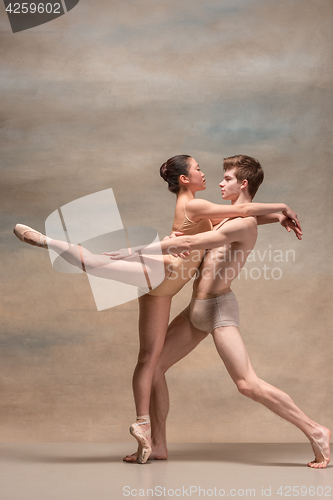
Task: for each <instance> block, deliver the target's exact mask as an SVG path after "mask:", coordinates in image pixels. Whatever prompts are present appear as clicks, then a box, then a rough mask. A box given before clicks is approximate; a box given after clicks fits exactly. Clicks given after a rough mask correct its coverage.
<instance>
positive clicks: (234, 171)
mask: <svg viewBox="0 0 333 500" xmlns="http://www.w3.org/2000/svg"><path fill="white" fill-rule="evenodd" d="M224 170H225V174H224V180H223V181H222V182H221V183H220V187H221V192H222V198H223V199H224V200H231V202H232V204H237V203H250V202H251V201H252V199H253V197H254V195H255V194H256V192H257V190H258V188H259V186H260V184H261V182H262V180H263V172H262V169H261V166H260V164H259V162H258V161H257V160H255V159H254V158H251V157H248V156H245V155H238V156H234V157H230V158H226V159H225V160H224ZM279 217H281V215H279V214H271V215H268V216H264V217H262V221H261V222H262V223H269V222H275V221H278V220H279ZM289 222H290V223H289V227H288V230H289V231H290V230H291V228H292V229H294V231H295V233H296V236H297V237H298V238H299V239H300V238H301V233H300V231H299V230H298V229H297V227H296V226H294V225H293V223H292V221H289ZM214 229H215V230H213V231H209V232H206V233H201V234H197V235H194V236H177V237H175V238H174V239H172V243H171V241H170V240H165V241H163V242H162V243H161V246H162V250H163V251H164V252H167V251H170V248H169V247H170V246H172V251H173V252H174V253H183V252H188V251H191V250H194V249H207V248H210V249H213V250H210V251H208V252H207V253H206V256H205V258H204V261H203V263H202V265H201V267H200V269H199V275H198V277H197V278H196V280H195V282H194V286H193V289H194V291H193V296H192V300H191V302H190V304H189V306H188V307H187V308H186V309H185V310H184V311H183V312H182V313H181V314H179V315H178V316H177V317H176V318H175V319H174V320H173V321H172V323H171V324H170V326H169V329H168V333H167V337H166V341H165V345H164V348H163V351H162V354H161V356H160V359H159V362H158V365H157V367H156V370H155V374H154V381H153V388H152V394H151V407H150V417H151V425H152V453H151V455H150V458H155V459H166V458H167V444H166V418H167V414H168V411H169V397H168V389H167V385H166V380H165V372H166V371H167V370H168V369H169V368H170V367H171V366H172V365H174V364H175V363H177V362H178V361H179V360H181V359H182V358H183V357H184V356H186V355H187V354H189V353H190V352H191V351H192V350H193V349H194V348H195V347H196V346H197V345H198V344H199V343H200V342H201V341H202V340H203V339H204V338H205V337H206V336H207V335H208V333H211V334H212V336H213V339H214V342H215V345H216V348H217V351H218V353H219V355H220V357H221V358H222V361H223V362H224V364H225V366H226V368H227V370H228V372H229V374H230V376H231V378H232V379H233V381H234V382H235V384H236V386H237V388H238V390H239V392H240V393H241V394H243V395H245V396H248V397H249V398H251V399H253V400H254V401H257V402H260V403H262V404H263V405H265V406H266V407H267V408H269V409H270V410H272V411H273V412H274V413H276V414H277V415H279V416H280V417H283V418H284V419H286V420H288V421H289V422H291V423H292V424H294V425H296V426H297V427H298V428H299V429H300V430H301V431H303V432H304V434H305V435H306V436H307V438H308V439H309V441H310V443H311V446H312V449H313V451H314V454H315V459H314V460H313V461H312V462H309V463H308V466H309V467H313V468H325V467H326V466H327V464H328V463H329V461H330V448H329V440H330V435H331V433H330V431H329V429H327V428H326V427H323V426H322V425H319V424H317V423H316V422H314V421H313V420H311V419H310V418H309V417H308V416H307V415H305V414H304V413H303V412H302V411H301V410H300V409H299V408H298V407H297V406H296V405H295V403H294V402H293V400H292V399H291V398H290V396H288V395H287V394H286V393H284V392H282V391H281V390H279V389H277V388H276V387H273V386H272V385H270V384H268V383H266V382H264V381H263V380H261V379H259V378H258V377H257V375H256V373H255V371H254V369H253V367H252V365H251V362H250V359H249V356H248V353H247V351H246V348H245V345H244V342H243V340H242V337H241V335H240V332H239V329H238V325H239V318H238V304H237V300H236V297H235V296H234V294H233V292H232V291H231V290H230V285H231V283H232V281H233V280H234V279H235V278H236V277H237V276H238V274H239V272H240V271H241V269H242V267H243V266H244V264H245V262H246V259H247V257H248V255H249V253H250V252H251V250H252V249H253V247H254V245H255V242H256V238H257V220H256V218H255V217H247V218H235V219H225V220H224V221H222V222H221V223H219V224H218V225H217V226H215V228H214ZM136 458H137V453H134V454H133V455H128V456H127V457H125V458H124V460H125V461H128V462H134V461H135V460H136Z"/></svg>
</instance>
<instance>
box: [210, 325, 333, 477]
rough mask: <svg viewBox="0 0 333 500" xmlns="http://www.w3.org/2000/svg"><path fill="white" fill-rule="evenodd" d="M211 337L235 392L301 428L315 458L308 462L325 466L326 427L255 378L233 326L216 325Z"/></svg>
mask: <svg viewBox="0 0 333 500" xmlns="http://www.w3.org/2000/svg"><path fill="white" fill-rule="evenodd" d="M213 338H214V342H215V345H216V348H217V350H218V353H219V355H220V357H221V358H222V361H223V362H224V364H225V366H226V368H227V370H228V372H229V375H230V376H231V378H232V380H233V381H234V382H235V384H236V385H237V388H238V390H239V392H240V393H241V394H243V395H244V396H247V397H249V398H251V399H253V400H254V401H257V402H259V403H261V404H263V405H265V406H266V407H267V408H269V409H270V410H271V411H273V412H274V413H276V414H277V415H279V416H280V417H282V418H284V419H286V420H288V422H291V423H292V424H294V425H296V427H298V428H299V429H300V430H301V431H303V432H304V434H305V435H306V437H307V438H308V439H309V441H310V443H311V446H312V449H313V451H314V453H315V460H314V461H313V462H310V463H308V465H309V466H310V467H315V468H325V467H326V465H327V464H328V462H329V461H330V448H329V440H330V435H331V433H330V431H329V429H327V428H326V427H324V426H322V425H320V424H317V423H316V422H314V421H313V420H311V419H310V418H309V417H308V416H307V415H305V413H304V412H303V411H302V410H300V409H299V408H298V407H297V406H296V405H295V403H294V401H293V400H292V399H291V397H290V396H288V394H286V393H285V392H283V391H281V390H280V389H277V388H276V387H274V386H272V385H270V384H268V383H267V382H265V381H264V380H261V379H260V378H258V377H257V375H256V373H255V371H254V369H253V367H252V364H251V361H250V359H249V356H248V353H247V350H246V347H245V345H244V342H243V339H242V337H241V334H240V332H239V329H238V328H237V327H235V326H226V327H220V328H216V329H215V330H214V332H213Z"/></svg>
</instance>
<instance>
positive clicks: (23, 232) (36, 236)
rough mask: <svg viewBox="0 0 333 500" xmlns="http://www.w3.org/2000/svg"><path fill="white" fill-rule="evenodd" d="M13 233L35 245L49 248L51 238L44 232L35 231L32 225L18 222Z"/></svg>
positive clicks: (25, 241)
mask: <svg viewBox="0 0 333 500" xmlns="http://www.w3.org/2000/svg"><path fill="white" fill-rule="evenodd" d="M13 233H14V234H15V236H17V237H18V239H19V240H21V241H23V242H24V243H28V244H29V245H33V246H34V247H41V248H47V245H48V243H49V242H50V240H51V238H48V237H47V236H45V235H44V234H42V233H39V232H38V231H35V229H32V227H29V226H24V225H23V224H16V226H15V227H14V231H13Z"/></svg>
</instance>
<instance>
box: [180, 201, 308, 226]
mask: <svg viewBox="0 0 333 500" xmlns="http://www.w3.org/2000/svg"><path fill="white" fill-rule="evenodd" d="M186 212H187V214H188V216H189V218H190V219H192V220H201V219H215V220H218V219H223V218H224V217H250V216H258V215H268V214H274V212H282V213H283V215H285V216H286V217H289V218H290V219H291V220H294V221H295V224H296V226H297V227H298V228H299V229H300V230H301V226H300V223H299V221H298V219H297V215H296V213H295V212H294V211H293V210H291V208H289V207H288V205H286V204H285V203H242V204H239V205H218V204H216V203H210V202H209V201H207V200H191V201H189V202H188V203H187V204H186Z"/></svg>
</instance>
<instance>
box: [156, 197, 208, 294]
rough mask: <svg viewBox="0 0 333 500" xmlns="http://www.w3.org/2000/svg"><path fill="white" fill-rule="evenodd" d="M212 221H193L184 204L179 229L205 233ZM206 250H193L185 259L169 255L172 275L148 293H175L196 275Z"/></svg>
mask: <svg viewBox="0 0 333 500" xmlns="http://www.w3.org/2000/svg"><path fill="white" fill-rule="evenodd" d="M212 227H213V226H212V223H211V222H210V220H209V219H201V220H199V221H193V220H191V219H189V218H188V217H187V215H186V210H185V205H184V221H183V223H182V225H181V226H180V228H179V229H177V231H181V232H182V233H184V235H188V234H189V235H192V234H198V233H204V232H206V231H210V230H211V229H212ZM204 254H205V250H192V252H190V255H189V256H187V257H186V258H185V259H182V258H181V257H174V256H173V255H169V257H170V264H168V265H167V266H166V269H167V272H170V275H169V276H168V277H167V278H166V279H165V280H164V281H163V282H162V283H161V284H160V285H158V287H156V288H154V290H151V291H150V292H149V293H148V295H154V296H161V295H175V294H176V293H178V292H179V290H180V289H181V288H183V286H184V285H185V284H186V283H187V282H188V281H190V279H191V278H192V277H193V276H194V275H195V273H196V271H197V269H198V267H199V266H200V264H201V261H202V259H203V256H204Z"/></svg>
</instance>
